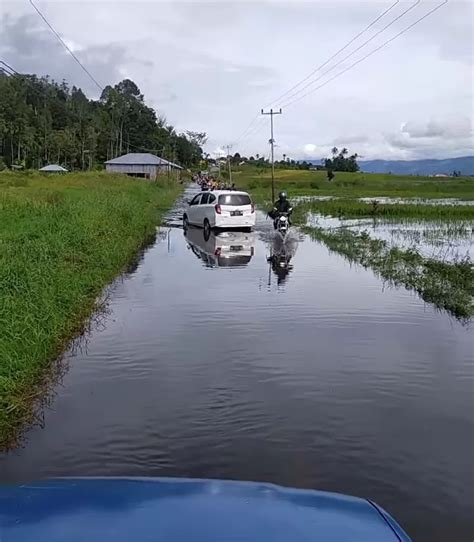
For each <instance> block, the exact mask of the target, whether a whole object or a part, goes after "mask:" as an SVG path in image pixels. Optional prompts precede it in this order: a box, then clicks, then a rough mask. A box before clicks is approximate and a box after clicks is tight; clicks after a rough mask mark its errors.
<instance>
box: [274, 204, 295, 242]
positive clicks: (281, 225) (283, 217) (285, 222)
mask: <svg viewBox="0 0 474 542" xmlns="http://www.w3.org/2000/svg"><path fill="white" fill-rule="evenodd" d="M291 211H292V209H290V210H289V211H288V212H287V213H280V214H279V215H278V216H277V218H276V230H277V231H278V232H279V233H280V235H281V236H282V237H285V235H286V234H287V233H288V230H289V229H290V213H291Z"/></svg>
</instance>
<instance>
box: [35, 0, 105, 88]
mask: <svg viewBox="0 0 474 542" xmlns="http://www.w3.org/2000/svg"><path fill="white" fill-rule="evenodd" d="M29 2H30V4H31V5H32V6H33V8H34V9H35V10H36V13H38V15H39V16H40V17H41V18H42V19H43V21H44V22H45V23H46V24H47V26H48V27H49V29H50V30H51V32H52V33H53V34H54V35H55V36H56V38H57V39H58V41H59V42H60V43H61V45H62V46H63V47H64V49H66V51H67V52H68V53H69V54H70V55H71V56H72V58H73V59H74V60H75V61H76V62H77V63H78V64H79V66H80V67H81V68H82V70H83V71H84V72H85V73H86V74H87V75H88V77H89V79H91V81H92V82H93V83H94V84H95V85H96V86H97V87H98V88H99V89H100V90H101V91H103V90H104V87H102V85H100V84H99V83H98V82H97V80H96V79H95V77H94V76H93V75H92V74H91V72H90V71H89V70H88V69H87V68H86V67H85V66H84V64H83V63H82V62H81V61H80V60H79V59H78V58H77V56H76V55H75V54H74V53H73V51H71V49H70V48H69V47H68V46H67V45H66V43H65V42H64V40H63V39H62V38H61V36H60V35H59V34H58V33H57V32H56V30H55V29H54V28H53V27H52V25H51V24H50V23H49V22H48V20H47V19H46V17H45V16H44V15H43V14H42V13H41V11H40V10H39V9H38V8H37V7H36V5H35V4H34V2H33V0H29Z"/></svg>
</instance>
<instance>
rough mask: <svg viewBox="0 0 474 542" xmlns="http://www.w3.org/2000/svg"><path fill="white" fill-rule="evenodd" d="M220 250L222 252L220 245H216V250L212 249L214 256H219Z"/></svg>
mask: <svg viewBox="0 0 474 542" xmlns="http://www.w3.org/2000/svg"><path fill="white" fill-rule="evenodd" d="M221 252H222V249H221V247H217V248H216V250H215V251H214V256H220V255H221Z"/></svg>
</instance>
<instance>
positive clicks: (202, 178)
mask: <svg viewBox="0 0 474 542" xmlns="http://www.w3.org/2000/svg"><path fill="white" fill-rule="evenodd" d="M193 181H194V182H195V183H197V184H198V185H199V186H200V187H201V190H235V189H236V188H235V183H226V182H225V181H223V180H219V179H217V178H216V177H214V176H213V175H209V174H208V173H202V172H199V173H195V174H194V175H193Z"/></svg>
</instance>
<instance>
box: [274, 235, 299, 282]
mask: <svg viewBox="0 0 474 542" xmlns="http://www.w3.org/2000/svg"><path fill="white" fill-rule="evenodd" d="M269 247H270V255H269V256H268V257H267V262H268V263H269V264H270V269H271V271H272V272H273V273H274V275H275V276H276V278H277V284H278V285H279V286H281V285H283V284H285V283H286V281H287V279H288V276H289V274H290V273H291V272H292V271H293V264H292V263H291V261H292V259H293V257H294V255H295V254H296V249H297V247H298V240H297V239H296V238H295V237H294V236H292V235H291V234H289V235H287V236H286V237H284V238H282V236H281V235H280V234H279V233H276V234H275V235H274V237H273V238H272V240H271V242H270V244H269ZM269 282H270V283H271V275H270V276H269Z"/></svg>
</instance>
